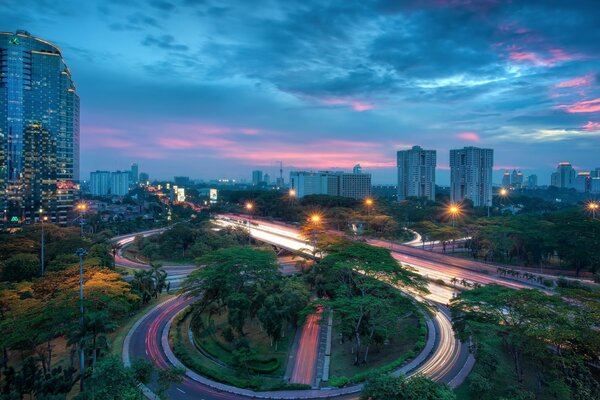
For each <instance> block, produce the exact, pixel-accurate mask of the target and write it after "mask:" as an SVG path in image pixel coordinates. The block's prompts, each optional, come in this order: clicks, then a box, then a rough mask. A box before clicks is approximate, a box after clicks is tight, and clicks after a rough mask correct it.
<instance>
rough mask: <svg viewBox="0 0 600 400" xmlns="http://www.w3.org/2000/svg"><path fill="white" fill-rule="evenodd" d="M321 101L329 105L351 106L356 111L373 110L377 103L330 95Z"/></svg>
mask: <svg viewBox="0 0 600 400" xmlns="http://www.w3.org/2000/svg"><path fill="white" fill-rule="evenodd" d="M321 101H322V103H323V104H326V105H328V106H349V107H350V108H352V109H353V110H354V111H358V112H363V111H367V110H372V109H373V108H375V105H374V104H373V103H370V102H367V101H361V100H351V99H342V98H335V97H330V98H327V99H323V100H321Z"/></svg>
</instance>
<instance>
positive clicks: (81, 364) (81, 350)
mask: <svg viewBox="0 0 600 400" xmlns="http://www.w3.org/2000/svg"><path fill="white" fill-rule="evenodd" d="M75 255H77V256H78V257H79V329H80V331H81V335H82V337H81V341H80V343H79V373H80V374H81V376H80V380H79V390H80V391H81V392H83V376H84V373H85V352H84V348H83V331H84V325H83V257H84V256H85V255H87V251H86V250H85V249H82V248H79V249H77V251H75Z"/></svg>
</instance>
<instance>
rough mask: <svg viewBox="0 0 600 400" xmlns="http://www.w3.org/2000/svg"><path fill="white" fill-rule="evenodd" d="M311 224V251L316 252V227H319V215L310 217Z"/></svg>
mask: <svg viewBox="0 0 600 400" xmlns="http://www.w3.org/2000/svg"><path fill="white" fill-rule="evenodd" d="M309 220H310V222H311V224H312V228H313V229H312V234H313V235H312V236H313V251H314V252H315V254H316V252H317V227H318V226H319V223H320V222H321V216H320V215H319V214H313V215H311V216H310V218H309Z"/></svg>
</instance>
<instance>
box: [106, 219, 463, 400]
mask: <svg viewBox="0 0 600 400" xmlns="http://www.w3.org/2000/svg"><path fill="white" fill-rule="evenodd" d="M277 228H279V227H277ZM277 230H278V229H272V228H269V229H268V230H267V231H270V232H269V233H275V234H277V232H276V231H277ZM286 230H287V229H286ZM161 231H162V230H153V231H148V232H144V233H143V234H144V235H146V236H147V235H152V234H156V233H159V232H161ZM257 231H258V230H257ZM297 235H298V234H297V231H296V232H294V231H292V229H290V230H289V232H286V234H285V235H283V236H285V239H286V240H288V239H292V240H297ZM134 237H135V234H132V235H126V236H122V237H119V238H116V240H115V242H116V243H118V244H119V245H120V246H124V245H126V244H128V243H130V242H131V241H133V238H134ZM115 261H116V263H117V265H119V266H121V267H124V268H128V269H144V268H148V266H147V265H146V264H144V263H138V262H134V261H131V260H128V259H126V258H124V257H123V256H122V247H121V248H120V249H119V250H118V252H117V255H116V257H115ZM164 268H165V269H166V270H168V271H169V274H177V275H178V276H179V277H180V278H181V279H182V278H183V277H185V276H186V275H187V274H189V272H191V271H192V270H193V269H195V266H181V265H179V266H177V265H169V266H165V267H164ZM431 289H432V293H431V295H429V296H428V297H429V300H430V301H433V302H436V303H438V304H437V305H436V306H437V307H438V309H441V311H438V312H437V313H436V315H435V316H434V324H435V325H436V328H437V329H436V333H437V337H436V346H435V350H434V351H433V352H432V354H431V355H430V356H429V357H428V358H427V359H426V360H425V362H424V363H423V364H422V365H421V366H419V368H417V369H416V370H414V371H413V372H412V373H417V372H419V373H424V374H426V375H428V376H430V377H431V378H432V379H434V380H438V381H443V382H449V381H451V380H452V378H454V377H455V376H456V375H457V374H458V373H459V371H460V370H461V369H462V367H463V365H464V362H465V361H466V358H467V357H468V351H467V349H465V346H461V343H460V342H459V341H458V340H456V339H455V338H454V333H453V331H452V325H451V321H450V318H449V313H448V312H447V310H444V309H443V308H444V307H443V306H440V305H439V304H445V303H447V302H448V300H449V298H451V297H452V291H451V290H449V289H447V288H444V287H441V286H439V285H434V286H433V287H432V288H431ZM191 302H192V300H191V299H187V298H184V297H178V298H173V299H170V300H168V301H166V302H163V303H161V304H160V305H158V306H157V307H156V308H155V309H153V310H152V311H151V312H149V313H148V314H147V315H146V316H144V317H143V319H142V320H140V321H139V324H137V325H136V326H134V328H133V329H132V331H131V332H130V334H129V335H128V340H127V344H128V353H127V354H124V359H136V358H150V359H152V360H153V361H154V363H156V364H157V365H158V366H160V367H167V366H169V365H171V362H170V361H169V358H168V356H167V354H166V352H165V349H164V348H163V340H162V339H163V333H164V332H163V331H164V329H165V326H166V325H167V324H168V323H169V321H170V320H171V319H172V318H173V317H174V316H175V315H177V314H178V313H179V312H180V311H182V310H183V309H184V308H185V307H187V306H188V305H189V304H190V303H191ZM167 350H169V349H167ZM334 393H335V391H333V390H332V391H323V390H309V391H297V392H278V393H277V397H279V398H282V397H281V395H283V396H284V397H283V398H319V397H320V398H323V397H336V398H339V399H345V398H347V399H356V398H358V394H348V395H339V394H338V395H336V394H334ZM265 395H266V396H268V394H267V393H252V394H249V395H244V396H241V395H234V394H232V393H228V392H225V391H221V390H218V389H215V388H212V387H209V386H207V385H205V384H203V383H200V382H197V381H195V380H194V379H192V378H191V377H190V376H187V375H186V377H185V379H184V381H183V383H182V384H180V385H177V386H176V387H174V388H172V389H170V391H169V392H168V398H169V399H175V400H187V399H207V400H208V399H248V398H265ZM273 395H275V393H273Z"/></svg>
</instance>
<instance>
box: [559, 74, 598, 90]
mask: <svg viewBox="0 0 600 400" xmlns="http://www.w3.org/2000/svg"><path fill="white" fill-rule="evenodd" d="M593 81H594V75H593V74H588V75H584V76H579V77H577V78H573V79H569V80H568V81H563V82H560V83H557V84H556V85H555V87H557V88H571V87H579V86H588V85H591V84H592V82H593Z"/></svg>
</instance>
